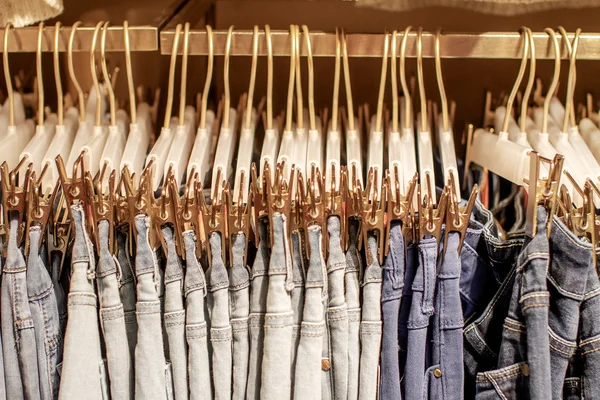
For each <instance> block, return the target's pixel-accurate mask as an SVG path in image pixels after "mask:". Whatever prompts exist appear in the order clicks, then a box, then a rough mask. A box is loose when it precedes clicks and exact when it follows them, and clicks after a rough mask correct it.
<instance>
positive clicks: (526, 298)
mask: <svg viewBox="0 0 600 400" xmlns="http://www.w3.org/2000/svg"><path fill="white" fill-rule="evenodd" d="M537 218H538V224H537V225H538V227H537V235H536V236H535V237H534V238H532V239H531V241H530V242H529V243H528V244H527V245H526V246H525V247H524V249H523V251H522V252H521V254H520V255H519V260H518V264H517V272H516V278H515V285H514V286H513V289H512V296H511V299H510V305H509V310H508V315H507V317H506V318H505V320H504V330H503V332H502V342H501V344H500V351H499V353H498V368H497V370H494V371H487V372H482V373H479V374H477V382H476V383H477V398H478V399H491V398H510V399H515V398H533V399H549V398H551V396H552V385H551V372H550V342H549V335H548V333H549V329H548V311H549V292H548V287H547V284H546V276H547V273H548V267H549V261H550V260H549V258H550V255H549V251H550V248H549V241H548V238H547V234H546V232H547V231H546V221H547V213H546V210H545V209H544V208H543V207H538V210H537ZM586 278H587V276H585V277H584V280H585V279H586ZM561 387H562V380H561Z"/></svg>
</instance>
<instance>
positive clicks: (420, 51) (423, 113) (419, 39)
mask: <svg viewBox="0 0 600 400" xmlns="http://www.w3.org/2000/svg"><path fill="white" fill-rule="evenodd" d="M417 82H418V84H419V100H420V101H421V129H422V130H423V131H424V132H428V131H429V129H428V128H429V127H428V124H427V97H426V95H425V82H423V28H422V27H419V30H418V31H417Z"/></svg>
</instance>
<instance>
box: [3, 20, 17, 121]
mask: <svg viewBox="0 0 600 400" xmlns="http://www.w3.org/2000/svg"><path fill="white" fill-rule="evenodd" d="M11 29H13V24H12V23H10V22H7V23H6V26H5V27H4V53H3V57H2V61H3V63H4V79H5V81H6V91H7V92H8V125H9V126H15V99H14V92H13V86H12V78H11V75H10V67H9V65H8V35H9V34H10V30H11Z"/></svg>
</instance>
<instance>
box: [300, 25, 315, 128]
mask: <svg viewBox="0 0 600 400" xmlns="http://www.w3.org/2000/svg"><path fill="white" fill-rule="evenodd" d="M302 31H303V32H304V38H305V42H306V54H307V57H306V59H307V61H308V114H309V117H310V130H311V131H314V130H316V129H317V122H316V118H315V69H314V64H313V55H312V45H311V43H310V33H309V31H308V26H306V25H302Z"/></svg>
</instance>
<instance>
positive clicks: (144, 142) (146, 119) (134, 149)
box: [119, 20, 152, 184]
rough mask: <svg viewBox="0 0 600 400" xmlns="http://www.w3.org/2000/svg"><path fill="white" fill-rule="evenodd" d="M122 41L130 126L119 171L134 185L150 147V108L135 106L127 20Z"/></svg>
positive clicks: (124, 23)
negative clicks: (124, 171) (128, 175)
mask: <svg viewBox="0 0 600 400" xmlns="http://www.w3.org/2000/svg"><path fill="white" fill-rule="evenodd" d="M123 41H124V42H125V66H126V69H127V88H128V90H129V105H130V114H131V124H130V125H129V135H128V136H127V141H126V142H125V149H123V155H122V156H121V163H120V165H119V171H123V169H124V168H125V167H127V169H128V170H129V173H131V174H134V176H135V179H136V182H135V183H136V184H137V182H138V181H139V177H140V176H141V174H142V168H143V167H144V159H145V158H146V152H147V151H148V146H149V145H150V130H151V127H152V120H151V115H150V106H149V105H148V104H147V103H145V102H144V103H140V104H139V105H138V106H137V107H136V104H135V103H136V98H135V85H134V83H133V71H132V67H131V48H130V43H129V21H127V20H125V21H124V22H123Z"/></svg>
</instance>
